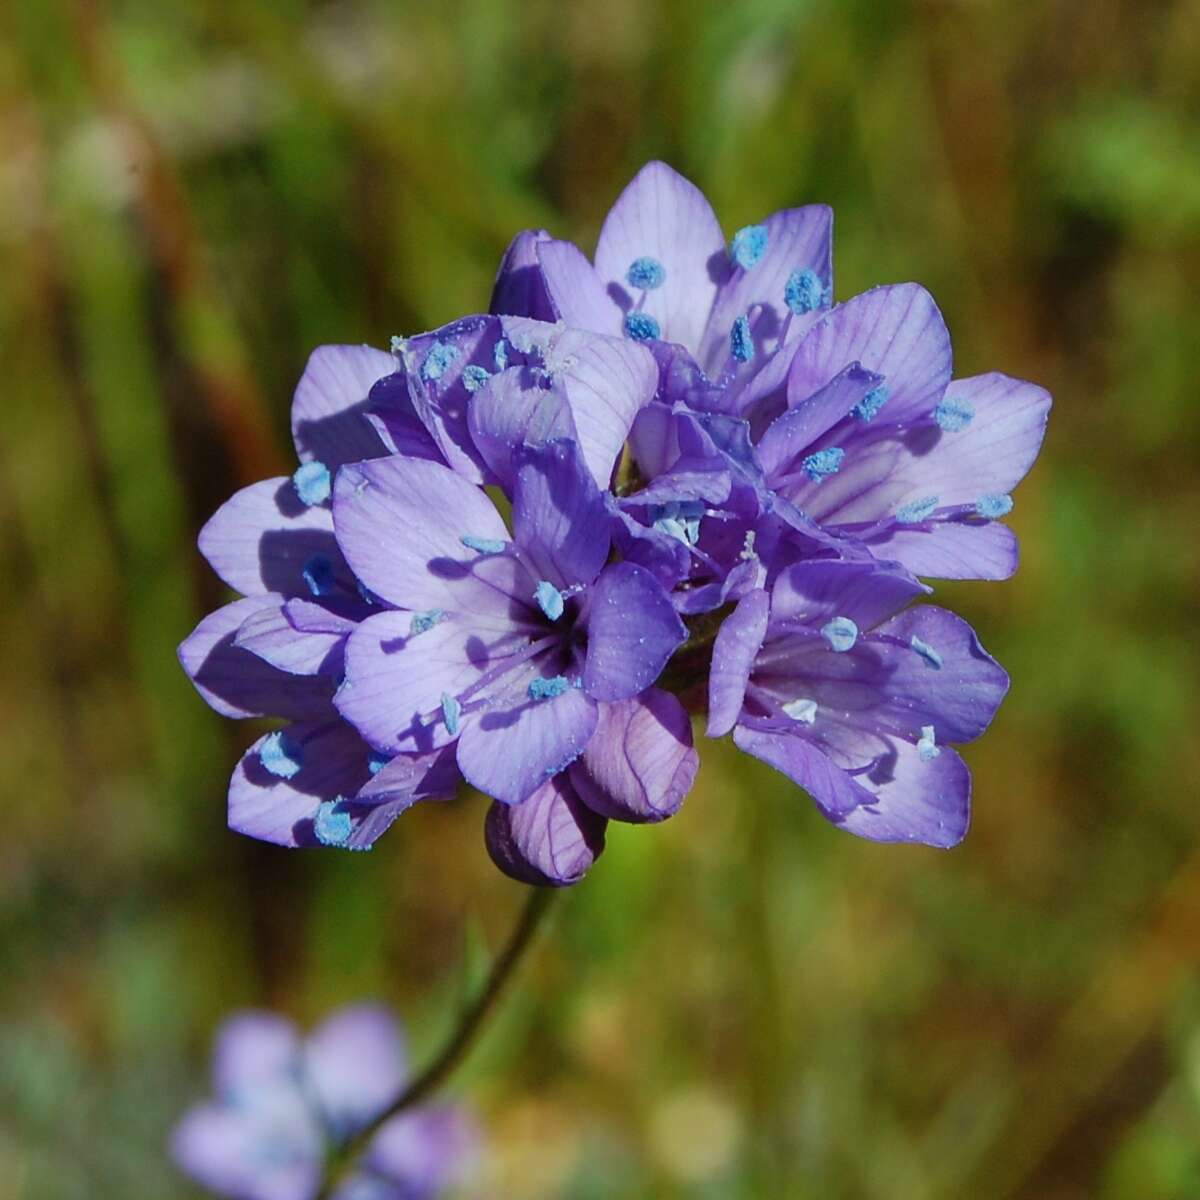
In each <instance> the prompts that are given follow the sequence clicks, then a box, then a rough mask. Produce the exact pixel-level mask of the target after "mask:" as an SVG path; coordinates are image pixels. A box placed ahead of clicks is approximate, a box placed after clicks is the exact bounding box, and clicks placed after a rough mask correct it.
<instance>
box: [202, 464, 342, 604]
mask: <svg viewBox="0 0 1200 1200" xmlns="http://www.w3.org/2000/svg"><path fill="white" fill-rule="evenodd" d="M198 544H199V546H200V553H201V554H203V555H204V557H205V558H207V559H208V561H209V563H210V564H211V565H212V568H213V570H214V571H216V573H217V574H218V575H219V576H220V577H221V578H222V579H223V580H224V581H225V582H226V583H227V584H229V586H230V587H231V588H233V590H234V591H235V592H241V593H242V594H243V595H244V596H260V595H262V594H263V593H264V592H282V593H283V594H284V595H285V596H307V595H308V594H309V590H310V589H309V585H308V583H307V582H306V581H305V577H304V572H305V568H306V567H308V566H309V564H310V563H311V562H312V561H313V560H314V559H324V560H325V561H326V562H327V563H328V564H329V567H330V568H331V572H332V576H331V577H332V581H333V582H334V584H335V585H337V586H339V587H340V588H342V589H349V590H351V591H352V590H353V588H354V580H353V579H352V578H351V576H350V574H349V572H348V571H347V570H346V564H345V563H344V562H343V561H342V556H341V554H340V553H339V552H338V548H337V542H336V541H335V540H334V537H333V518H332V517H331V516H330V513H329V509H328V507H327V506H326V505H323V504H314V505H311V506H310V505H306V504H304V502H303V501H302V500H301V499H300V497H299V496H298V495H297V494H296V488H295V485H294V484H293V483H292V480H291V479H290V478H276V479H264V480H261V481H260V482H258V483H252V484H251V485H250V486H249V487H245V488H242V490H241V491H240V492H235V493H234V495H233V496H231V497H230V498H229V499H228V500H226V501H225V503H224V504H222V505H221V507H220V508H218V509H217V511H216V512H215V513H214V514H213V515H212V516H211V517H210V518H209V520H208V522H207V524H206V525H205V526H204V528H203V529H201V530H200V537H199V539H198Z"/></svg>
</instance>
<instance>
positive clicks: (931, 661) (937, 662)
mask: <svg viewBox="0 0 1200 1200" xmlns="http://www.w3.org/2000/svg"><path fill="white" fill-rule="evenodd" d="M908 644H909V645H910V646H911V647H912V648H913V650H915V651H916V653H917V654H919V655H920V656H921V657H922V658H923V659H924V660H925V665H926V666H927V667H928V668H929V669H930V670H931V671H940V670H941V669H942V656H941V655H940V654H939V653H938V652H937V651H936V650H935V649H934V648H933V647H932V646H931V645H930V644H929V643H928V642H923V641H921V639H920V638H919V637H917V635H916V634H915V633H914V634H913V635H912V637H911V638H909V639H908Z"/></svg>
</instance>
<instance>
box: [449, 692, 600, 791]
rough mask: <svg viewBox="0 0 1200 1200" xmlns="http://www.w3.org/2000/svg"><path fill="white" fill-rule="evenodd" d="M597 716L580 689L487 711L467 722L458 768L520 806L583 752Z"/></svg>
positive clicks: (484, 787) (483, 788)
mask: <svg viewBox="0 0 1200 1200" xmlns="http://www.w3.org/2000/svg"><path fill="white" fill-rule="evenodd" d="M597 720H598V716H597V712H596V703H595V701H593V700H592V699H590V698H589V697H587V696H585V695H584V694H583V693H582V692H581V691H580V690H579V689H578V688H568V689H567V690H566V691H565V692H563V693H562V694H561V695H559V696H556V697H554V698H553V699H549V700H530V701H527V702H525V703H521V704H518V705H517V706H516V707H514V708H511V709H507V710H506V709H500V708H497V709H492V710H490V711H485V712H484V713H483V714H482V715H480V716H478V717H477V718H475V719H474V720H472V721H470V722H468V723H466V724H464V726H463V730H462V735H461V736H460V737H459V739H458V766H459V769H460V770H461V771H462V773H463V775H464V776H465V778H466V780H467V782H468V783H470V784H471V785H472V786H473V787H477V788H478V789H479V790H480V791H481V792H485V793H486V794H487V795H489V796H492V797H494V798H495V799H497V800H499V801H501V802H502V803H504V804H520V803H521V801H523V800H525V799H527V798H528V797H529V796H531V795H533V793H534V792H535V791H537V789H538V788H539V787H541V786H542V784H544V783H545V782H546V780H547V779H549V778H550V777H551V776H553V775H556V774H558V772H559V771H563V770H565V769H566V768H567V767H568V766H570V764H571V763H573V762H574V761H575V760H576V759H577V758H578V757H579V756H580V755H581V754H582V753H583V751H584V749H585V748H586V747H587V744H588V741H589V740H590V739H591V736H592V734H593V733H595V731H596V723H597Z"/></svg>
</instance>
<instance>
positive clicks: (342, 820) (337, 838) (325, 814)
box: [313, 797, 354, 846]
mask: <svg viewBox="0 0 1200 1200" xmlns="http://www.w3.org/2000/svg"><path fill="white" fill-rule="evenodd" d="M341 803H342V801H341V798H340V797H339V798H338V799H337V800H323V801H322V802H321V803H320V804H319V805H318V806H317V813H316V816H314V817H313V833H315V834H316V835H317V841H318V842H320V843H321V844H322V845H323V846H344V845H345V844H346V843H347V842H348V841H349V840H350V834H351V832H352V831H353V829H354V822H353V821H352V820H351V819H350V814H349V813H348V812H346V811H345V809H343V808H341V807H340V806H341Z"/></svg>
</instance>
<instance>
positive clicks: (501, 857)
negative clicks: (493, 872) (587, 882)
mask: <svg viewBox="0 0 1200 1200" xmlns="http://www.w3.org/2000/svg"><path fill="white" fill-rule="evenodd" d="M607 824H608V822H607V821H606V820H605V818H604V817H602V816H600V814H599V813H596V812H593V811H592V810H591V809H590V808H589V807H588V806H587V805H586V804H584V803H583V801H582V800H580V798H579V797H578V796H577V795H576V793H575V789H574V788H573V787H572V786H571V782H570V779H569V777H568V776H567V775H566V774H562V775H557V776H555V777H554V778H553V779H550V780H547V781H546V782H544V783H543V784H542V785H541V786H540V787H539V788H537V790H536V791H534V792H533V793H532V794H531V795H530V796H528V797H527V798H526V799H525V800H523V801H522V802H521V803H520V804H511V805H510V804H501V803H499V802H497V803H495V804H493V805H492V806H491V808H490V809H488V815H487V821H486V824H485V827H484V833H485V837H486V840H487V848H488V853H489V854H490V855H491V857H492V861H493V862H494V863H495V864H496V866H498V867H499V868H500V870H502V871H503V872H504V873H505V874H506V875H508V876H510V877H511V878H513V879H516V880H517V881H518V882H520V883H529V884H533V885H535V886H539V887H567V886H569V885H571V884H573V883H578V882H579V881H580V880H581V879H582V878H583V877H584V875H585V874H587V872H588V870H589V868H590V867H591V865H592V863H594V862H595V861H596V859H597V858H599V857H600V853H601V851H603V849H604V829H605V826H606V825H607Z"/></svg>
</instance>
